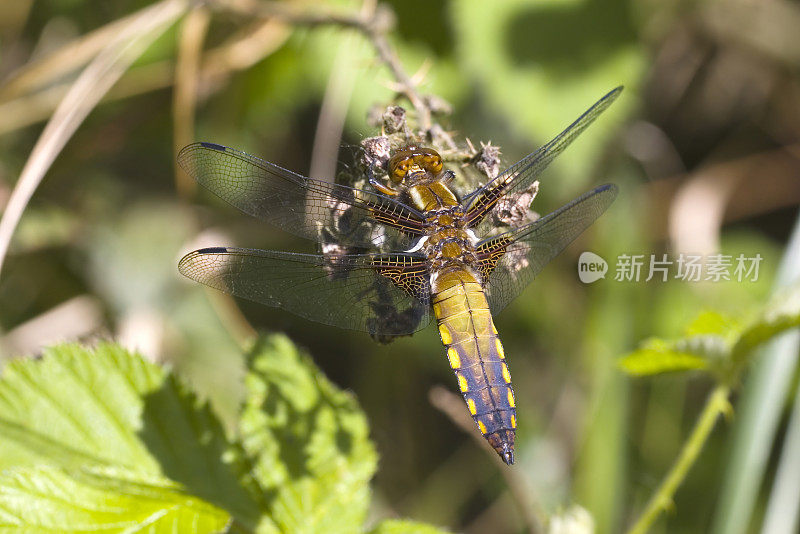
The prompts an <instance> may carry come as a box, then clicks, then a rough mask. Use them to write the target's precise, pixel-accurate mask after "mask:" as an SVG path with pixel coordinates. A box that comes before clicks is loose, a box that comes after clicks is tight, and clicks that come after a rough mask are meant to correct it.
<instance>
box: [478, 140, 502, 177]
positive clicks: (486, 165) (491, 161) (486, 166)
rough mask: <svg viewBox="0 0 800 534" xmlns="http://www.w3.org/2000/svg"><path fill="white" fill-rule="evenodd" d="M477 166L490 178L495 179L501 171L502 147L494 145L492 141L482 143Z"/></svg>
mask: <svg viewBox="0 0 800 534" xmlns="http://www.w3.org/2000/svg"><path fill="white" fill-rule="evenodd" d="M475 167H477V168H478V170H479V171H481V172H482V173H483V174H485V175H486V176H487V177H488V178H489V179H490V180H494V179H495V178H496V177H497V175H498V174H499V173H500V147H497V146H494V145H492V143H486V144H484V143H481V150H480V152H478V155H477V156H476V162H475Z"/></svg>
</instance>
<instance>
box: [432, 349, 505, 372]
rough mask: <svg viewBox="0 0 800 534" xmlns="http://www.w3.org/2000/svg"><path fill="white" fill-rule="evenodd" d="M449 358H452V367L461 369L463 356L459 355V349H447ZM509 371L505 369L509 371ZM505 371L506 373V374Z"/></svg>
mask: <svg viewBox="0 0 800 534" xmlns="http://www.w3.org/2000/svg"><path fill="white" fill-rule="evenodd" d="M447 359H448V360H450V368H451V369H460V368H461V357H460V356H459V355H458V351H457V350H456V349H454V348H453V347H450V348H449V349H447ZM507 372H508V371H505V373H507ZM505 373H504V374H505Z"/></svg>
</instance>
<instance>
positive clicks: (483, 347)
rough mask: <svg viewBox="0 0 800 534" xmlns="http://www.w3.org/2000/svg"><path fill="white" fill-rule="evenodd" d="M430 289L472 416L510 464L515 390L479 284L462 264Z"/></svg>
mask: <svg viewBox="0 0 800 534" xmlns="http://www.w3.org/2000/svg"><path fill="white" fill-rule="evenodd" d="M434 291H435V293H434V297H433V310H434V314H435V315H436V319H437V321H438V324H439V334H440V335H441V338H442V343H443V344H444V345H445V347H447V357H448V360H449V361H450V368H451V369H453V372H454V373H455V375H456V380H457V382H458V388H459V390H460V391H461V393H462V395H463V396H464V401H465V402H466V403H467V408H468V409H469V412H470V415H472V419H473V420H474V421H475V424H476V425H477V426H478V429H479V430H480V432H481V434H483V436H484V437H485V438H486V440H487V441H488V442H489V444H490V445H491V446H492V447H493V448H494V450H495V451H497V453H498V454H499V455H500V457H501V458H502V459H503V461H505V462H506V463H507V464H512V463H513V462H514V429H515V428H516V424H517V422H516V409H515V403H514V391H513V389H512V388H511V375H510V373H509V370H508V365H507V364H506V361H505V353H504V351H503V345H502V343H501V342H500V338H499V337H498V335H497V330H496V329H495V326H494V323H493V321H492V315H491V312H490V311H489V304H488V302H487V301H486V296H485V295H484V293H483V288H482V287H481V285H480V283H479V282H478V280H477V279H476V278H475V276H473V275H472V274H471V273H470V272H469V271H467V270H466V269H463V270H456V271H451V272H448V273H446V274H443V275H440V276H438V277H437V278H436V282H435V284H434Z"/></svg>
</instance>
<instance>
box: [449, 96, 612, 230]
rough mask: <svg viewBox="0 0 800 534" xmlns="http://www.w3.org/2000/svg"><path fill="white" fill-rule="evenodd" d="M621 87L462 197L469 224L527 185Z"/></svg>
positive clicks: (582, 129)
mask: <svg viewBox="0 0 800 534" xmlns="http://www.w3.org/2000/svg"><path fill="white" fill-rule="evenodd" d="M621 92H622V87H617V88H616V89H613V90H612V91H610V92H609V93H608V94H606V95H605V96H604V97H603V98H601V99H600V100H598V101H597V102H596V103H595V104H594V105H593V106H592V107H590V108H589V109H588V110H587V111H586V112H585V113H584V114H583V115H581V116H580V117H578V119H577V120H576V121H575V122H573V123H572V124H570V125H569V126H567V127H566V128H565V129H564V131H562V132H561V133H560V134H558V135H557V136H556V137H555V138H553V139H552V140H551V141H550V142H548V143H547V144H545V145H543V146H542V147H540V148H539V149H538V150H536V151H535V152H532V153H530V154H528V155H527V156H525V157H524V158H522V159H521V160H519V161H518V162H517V163H515V164H514V165H512V166H511V167H509V168H508V169H506V170H505V171H503V172H502V173H501V174H499V175H498V176H497V177H496V178H494V179H493V180H491V181H490V182H489V183H487V184H486V185H484V186H483V187H480V188H478V189H477V190H475V191H473V192H472V193H470V194H469V195H467V196H466V197H465V200H467V201H468V202H469V204H468V207H467V210H466V217H467V219H468V220H469V223H468V224H469V226H472V227H475V226H477V225H478V224H479V223H480V222H481V221H482V220H483V219H484V218H485V217H486V215H488V214H489V213H490V212H491V210H492V209H493V208H494V205H495V204H496V203H497V201H498V200H499V199H500V198H501V197H503V196H504V195H507V194H510V193H515V192H520V191H522V190H523V189H526V188H527V187H528V186H530V185H531V184H532V183H533V182H534V180H536V178H537V177H538V176H539V175H540V174H541V173H542V171H544V170H545V169H546V168H547V166H548V165H550V163H551V162H552V161H553V160H554V159H555V158H556V157H557V156H558V155H559V154H560V153H561V152H562V151H563V150H564V149H565V148H567V147H568V146H569V145H570V143H572V141H574V140H575V138H576V137H578V136H579V135H580V134H581V133H582V132H583V131H584V130H585V129H586V128H587V127H588V126H589V125H590V124H591V123H592V122H594V120H595V119H596V118H597V117H598V116H599V115H600V114H601V113H603V112H604V111H605V110H606V109H608V107H609V106H610V105H611V104H612V103H613V102H614V100H616V99H617V97H618V96H619V94H620V93H621Z"/></svg>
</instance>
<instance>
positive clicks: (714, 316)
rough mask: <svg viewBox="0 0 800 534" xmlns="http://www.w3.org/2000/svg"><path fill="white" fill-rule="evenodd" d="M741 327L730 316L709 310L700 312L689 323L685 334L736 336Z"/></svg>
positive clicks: (688, 335) (689, 335)
mask: <svg viewBox="0 0 800 534" xmlns="http://www.w3.org/2000/svg"><path fill="white" fill-rule="evenodd" d="M741 328H742V327H741V324H740V323H739V322H738V321H736V320H735V319H733V318H732V317H728V316H727V315H723V314H721V313H719V312H715V311H710V310H709V311H705V312H703V313H701V314H700V315H698V316H697V317H696V318H695V319H694V320H693V321H692V322H691V323H689V326H688V327H686V332H685V335H686V336H687V337H691V336H703V335H716V336H721V337H724V338H731V337H735V336H738V335H739V333H740V332H741Z"/></svg>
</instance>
